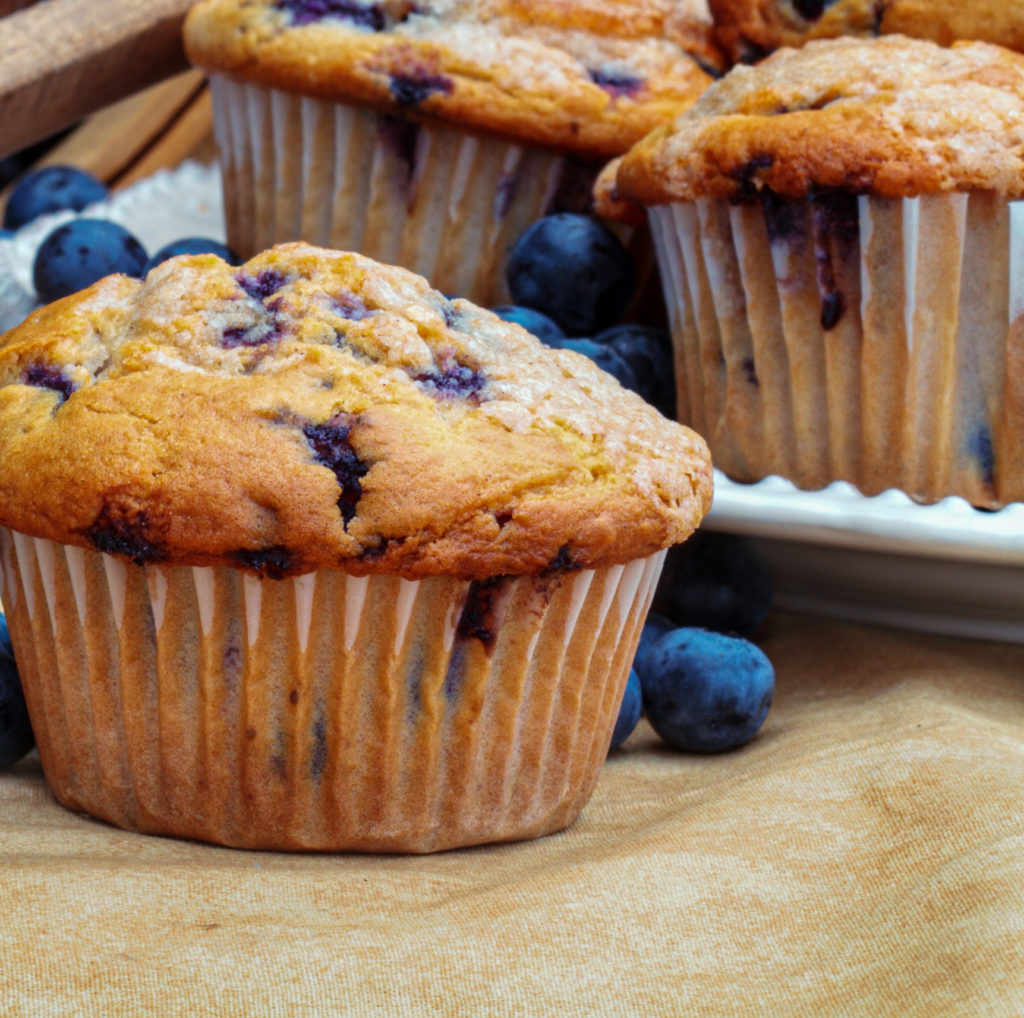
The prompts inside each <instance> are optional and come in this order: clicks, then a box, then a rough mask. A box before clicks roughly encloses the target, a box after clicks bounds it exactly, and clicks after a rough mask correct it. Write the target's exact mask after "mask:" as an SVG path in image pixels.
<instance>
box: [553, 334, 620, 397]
mask: <svg viewBox="0 0 1024 1018" xmlns="http://www.w3.org/2000/svg"><path fill="white" fill-rule="evenodd" d="M559 347H560V348H561V349H562V350H575V351H576V353H581V354H583V355H584V356H585V357H589V358H590V359H591V360H592V361H593V362H594V363H595V364H596V365H597V366H598V367H599V368H601V370H602V371H607V372H608V374H609V375H614V376H615V377H616V378H617V379H618V380H619V383H620V384H621V385H622V386H623V388H626V389H632V390H633V392H636V390H637V383H636V375H634V374H633V369H632V368H631V367H630V366H629V365H628V364H627V363H626V362H625V361H624V360H623V359H622V358H621V357H620V356H619V355H618V354H617V353H616V352H615V351H614V350H613V349H612V348H611V347H610V346H605V345H604V344H603V343H595V342H594V341H593V340H592V339H563V340H562V342H561V343H560V344H559Z"/></svg>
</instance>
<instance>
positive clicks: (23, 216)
mask: <svg viewBox="0 0 1024 1018" xmlns="http://www.w3.org/2000/svg"><path fill="white" fill-rule="evenodd" d="M106 196H107V186H106V184H104V183H103V181H101V180H98V179H97V178H96V177H94V176H93V175H92V174H91V173H86V172H85V170H79V169H77V168H76V167H74V166H44V167H42V168H41V169H38V170H32V171H31V172H29V173H26V174H25V176H24V177H22V178H21V180H19V181H18V183H17V184H15V186H14V189H13V190H12V191H11V194H10V197H9V198H8V199H7V207H6V208H5V209H4V226H5V227H7V229H9V230H17V229H20V228H21V227H22V226H24V225H25V224H26V223H30V222H31V221H32V220H33V219H37V218H38V217H39V216H45V215H46V214H47V213H50V212H60V211H62V210H64V209H71V210H73V211H75V212H79V211H81V210H82V209H84V208H85V207H86V206H87V205H91V204H92V203H93V202H97V201H102V200H103V199H104V198H106Z"/></svg>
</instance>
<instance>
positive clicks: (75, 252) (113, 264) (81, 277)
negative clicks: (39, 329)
mask: <svg viewBox="0 0 1024 1018" xmlns="http://www.w3.org/2000/svg"><path fill="white" fill-rule="evenodd" d="M145 266H146V251H145V248H143V246H142V245H141V244H140V243H139V242H138V240H136V239H135V237H134V236H132V234H130V233H129V232H128V231H127V230H126V229H125V228H124V227H123V226H118V224H117V223H112V222H111V221H110V220H109V219H87V218H83V219H72V220H71V221H70V222H68V223H65V224H64V225H63V226H58V227H57V229H55V230H54V231H53V232H52V233H51V234H50V235H49V236H48V237H47V238H46V239H45V240H44V241H43V242H42V244H40V245H39V250H38V251H36V258H35V263H34V264H33V266H32V279H33V282H34V283H35V287H36V292H37V293H38V294H39V296H40V298H42V300H44V301H51V300H57V299H58V298H59V297H66V296H67V295H68V294H69V293H76V292H77V291H78V290H84V289H85V288H86V287H87V286H91V285H92V284H93V283H95V282H96V280H98V279H102V278H103V277H104V276H109V275H110V274H111V273H114V272H123V273H124V274H125V275H128V276H141V275H142V273H143V270H144V269H145Z"/></svg>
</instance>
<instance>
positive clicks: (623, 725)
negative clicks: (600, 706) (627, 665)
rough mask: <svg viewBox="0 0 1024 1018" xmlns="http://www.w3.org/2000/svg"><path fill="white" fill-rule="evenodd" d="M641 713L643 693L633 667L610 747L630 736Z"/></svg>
mask: <svg viewBox="0 0 1024 1018" xmlns="http://www.w3.org/2000/svg"><path fill="white" fill-rule="evenodd" d="M641 714H643V695H642V693H641V692H640V679H639V677H638V676H637V674H636V671H635V670H633V669H632V668H631V669H630V670H629V679H628V680H627V682H626V691H625V693H623V695H622V704H621V705H620V707H619V716H618V717H617V718H616V719H615V728H614V729H613V731H612V741H611V745H610V746H609V747H608V748H609V749H616V748H618V747H619V746H621V745H622V744H623V743H624V742H625V741H626V739H628V738H629V736H630V735H631V734H632V732H633V729H634V728H636V725H637V722H638V721H639V720H640V715H641Z"/></svg>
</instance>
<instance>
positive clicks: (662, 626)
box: [633, 612, 679, 676]
mask: <svg viewBox="0 0 1024 1018" xmlns="http://www.w3.org/2000/svg"><path fill="white" fill-rule="evenodd" d="M678 628H679V627H678V626H677V625H676V624H675V623H674V622H673V621H672V620H671V619H670V618H666V616H664V615H658V614H657V613H656V612H649V613H648V615H647V618H646V619H645V620H644V627H643V629H641V630H640V641H639V643H637V646H636V653H635V654H634V655H633V668H634V669H636V672H637V674H638V675H641V676H642V675H643V674H644V673H645V672H646V671H647V656H648V653H649V651H650V649H651V648H652V647H653V646H654V645H655V644H656V643H657V642H658V641H659V640H660V639H661V638H662V637H663V636H664V635H665V634H666V633H670V632H671V631H672V630H673V629H678Z"/></svg>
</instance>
